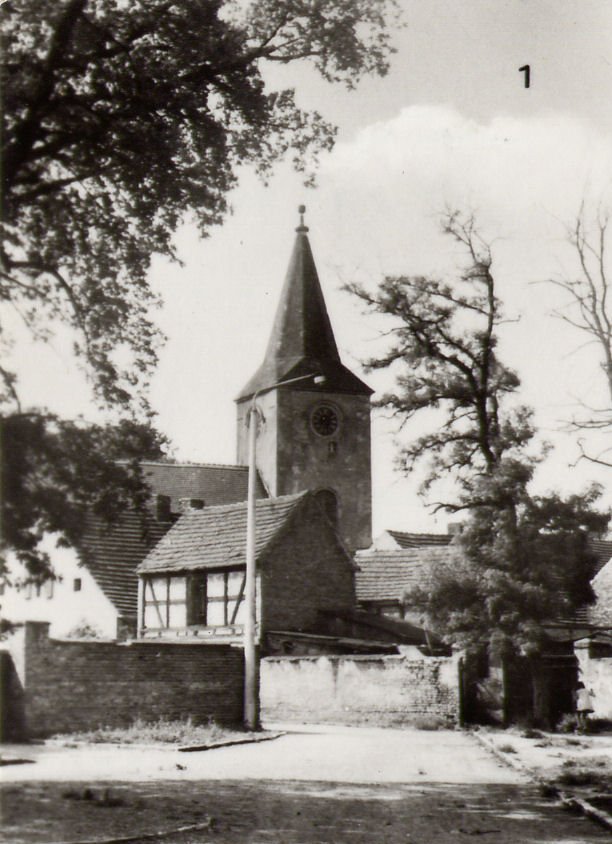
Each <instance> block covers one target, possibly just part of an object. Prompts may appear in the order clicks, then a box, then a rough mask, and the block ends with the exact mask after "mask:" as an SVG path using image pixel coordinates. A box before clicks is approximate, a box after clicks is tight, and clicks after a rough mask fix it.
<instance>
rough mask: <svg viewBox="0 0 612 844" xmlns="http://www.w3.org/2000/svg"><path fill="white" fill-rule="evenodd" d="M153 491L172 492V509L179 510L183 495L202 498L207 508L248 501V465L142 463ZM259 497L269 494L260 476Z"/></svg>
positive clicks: (258, 480)
mask: <svg viewBox="0 0 612 844" xmlns="http://www.w3.org/2000/svg"><path fill="white" fill-rule="evenodd" d="M141 465H142V468H143V469H144V471H145V475H146V478H147V481H148V483H149V484H150V485H151V487H152V490H153V492H154V493H160V494H162V495H169V496H170V498H171V499H172V504H171V508H172V511H173V512H174V513H178V511H179V506H178V502H179V499H180V498H202V499H204V504H205V505H206V506H207V507H209V506H210V507H215V506H216V505H217V504H236V503H237V502H238V501H246V498H247V487H248V479H249V469H248V466H223V465H217V464H214V463H142V464H141ZM257 497H258V498H266V497H267V493H266V491H265V489H264V486H263V484H262V482H261V479H260V478H259V477H258V478H257Z"/></svg>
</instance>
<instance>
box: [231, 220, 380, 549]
mask: <svg viewBox="0 0 612 844" xmlns="http://www.w3.org/2000/svg"><path fill="white" fill-rule="evenodd" d="M299 210H300V214H301V215H302V216H301V218H300V225H299V226H298V227H297V229H296V232H297V236H296V240H295V245H294V247H293V254H292V255H291V260H290V262H289V268H288V270H287V276H286V278H285V284H284V287H283V290H282V293H281V299H280V303H279V306H278V310H277V312H276V317H275V320H274V326H273V328H272V334H271V336H270V340H269V342H268V347H267V350H266V354H265V358H264V361H263V363H262V365H261V366H260V367H259V369H258V370H257V372H256V373H255V375H254V376H253V377H252V378H251V380H250V381H249V382H248V383H247V385H246V386H245V387H244V389H243V390H242V391H241V393H240V395H239V396H238V398H237V399H236V403H237V411H238V463H239V464H241V465H244V464H246V463H248V422H247V419H248V416H249V413H248V411H249V407H250V406H251V403H252V401H253V400H254V399H255V400H256V402H257V407H258V408H259V410H260V411H261V415H260V421H259V429H258V435H257V468H258V470H259V473H260V475H261V477H262V478H263V481H264V483H265V484H266V486H267V488H268V491H269V492H270V495H272V496H278V495H289V494H292V493H296V492H302V491H303V490H307V489H308V490H313V491H320V494H321V501H322V503H323V504H324V506H326V507H327V508H328V511H329V513H330V516H332V517H333V518H335V519H336V520H337V524H338V529H339V533H340V535H341V536H342V538H343V540H344V542H345V544H346V545H347V547H348V548H349V550H350V551H355V550H357V549H359V548H367V547H369V545H370V544H371V538H372V499H371V486H372V478H371V459H370V396H371V394H372V392H373V391H372V390H371V389H370V388H369V387H368V386H367V385H366V384H364V382H363V381H361V380H360V379H359V378H358V377H357V376H356V375H354V374H353V373H352V372H351V371H350V370H348V369H347V368H346V367H345V366H344V364H343V363H342V361H341V360H340V355H339V353H338V348H337V346H336V340H335V338H334V332H333V329H332V326H331V323H330V320H329V316H328V313H327V308H326V307H325V300H324V298H323V293H322V290H321V285H320V283H319V277H318V275H317V270H316V267H315V263H314V258H313V256H312V251H311V249H310V243H309V241H308V227H307V226H305V225H304V218H303V213H304V210H305V208H304V206H300V209H299ZM304 376H306V377H304ZM294 379H296V380H294ZM288 381H291V382H292V383H287V384H284V385H283V384H280V385H279V382H288Z"/></svg>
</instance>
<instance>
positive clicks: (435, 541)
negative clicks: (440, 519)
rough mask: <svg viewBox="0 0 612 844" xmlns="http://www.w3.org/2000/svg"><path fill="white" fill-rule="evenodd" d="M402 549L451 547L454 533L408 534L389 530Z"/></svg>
mask: <svg viewBox="0 0 612 844" xmlns="http://www.w3.org/2000/svg"><path fill="white" fill-rule="evenodd" d="M387 533H388V534H389V536H391V537H393V539H395V541H396V542H397V544H398V545H399V546H400V548H423V547H425V546H429V545H433V546H438V545H449V544H450V542H451V540H452V539H453V534H452V533H407V532H406V531H403V530H387Z"/></svg>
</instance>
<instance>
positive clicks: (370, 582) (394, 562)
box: [355, 548, 450, 601]
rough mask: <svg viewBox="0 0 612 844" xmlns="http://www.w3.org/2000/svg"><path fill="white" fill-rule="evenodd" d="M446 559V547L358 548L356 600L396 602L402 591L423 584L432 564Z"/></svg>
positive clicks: (425, 584) (423, 585) (427, 577)
mask: <svg viewBox="0 0 612 844" xmlns="http://www.w3.org/2000/svg"><path fill="white" fill-rule="evenodd" d="M449 559H450V556H449V552H448V550H447V549H446V548H425V549H420V550H419V549H398V550H397V551H375V552H372V551H358V552H357V554H356V556H355V562H356V563H357V566H358V569H357V571H356V573H355V589H356V593H357V600H358V601H399V600H401V597H402V595H403V593H404V592H407V591H409V590H411V589H413V588H414V587H416V586H422V587H426V586H427V584H428V582H429V577H430V572H431V569H432V566H434V565H436V564H438V563H446V562H448V561H449Z"/></svg>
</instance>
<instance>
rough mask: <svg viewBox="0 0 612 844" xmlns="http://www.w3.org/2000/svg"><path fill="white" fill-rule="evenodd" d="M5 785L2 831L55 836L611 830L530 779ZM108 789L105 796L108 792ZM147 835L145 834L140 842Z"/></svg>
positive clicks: (171, 842) (571, 842) (576, 839)
mask: <svg viewBox="0 0 612 844" xmlns="http://www.w3.org/2000/svg"><path fill="white" fill-rule="evenodd" d="M87 787H88V788H89V790H90V792H91V798H90V799H85V800H84V799H75V796H76V795H79V794H81V795H82V794H83V789H84V785H83V784H82V783H80V784H67V783H18V784H14V785H8V786H4V787H3V789H2V792H1V793H2V798H3V831H4V840H5V841H7V842H9V841H10V842H11V844H51V842H60V841H61V842H68V841H69V842H82V841H93V840H104V839H106V840H108V839H110V838H112V837H115V836H121V835H128V834H130V835H135V836H136V838H135V839H134V841H135V842H137V841H138V836H139V835H143V834H144V833H147V832H152V831H156V830H168V831H169V830H171V829H173V828H174V829H176V828H177V827H179V826H182V825H186V824H189V823H196V824H203V823H206V822H207V821H210V823H209V824H208V828H207V829H204V830H200V831H198V832H191V833H184V834H180V835H168V836H166V837H164V838H163V839H162V844H264V842H265V844H268V842H278V844H321V843H322V842H324V843H325V844H332V842H338V844H349V842H350V844H358V843H359V842H372V844H451V842H452V844H456V842H461V841H465V842H469V841H472V840H479V841H483V842H487V844H545V842H551V844H552V843H553V842H554V844H588V842H603V841H609V840H610V835H609V832H606V831H605V830H603V829H600V828H599V827H597V826H596V825H595V824H593V823H592V822H591V821H589V820H586V819H584V818H582V817H578V816H575V815H570V814H567V813H565V812H563V811H562V810H561V809H559V808H558V807H557V806H555V805H553V804H552V803H551V802H550V801H547V800H545V799H544V798H542V797H541V796H540V795H539V792H538V790H537V789H535V788H534V787H532V786H524V785H520V786H517V785H488V786H486V785H474V784H472V785H456V784H455V785H435V784H428V785H422V786H419V785H409V784H404V785H402V784H394V785H378V786H367V785H359V784H349V785H347V784H338V783H316V782H279V781H274V782H270V781H266V782H260V783H255V782H248V783H245V782H236V781H231V782H227V781H224V782H211V781H209V782H204V783H196V782H185V783H177V782H157V783H144V784H137V783H127V784H125V783H124V784H115V785H113V786H112V787H111V791H110V794H108V795H105V790H106V789H107V788H108V783H104V784H102V785H101V786H98V785H96V784H88V786H87ZM105 797H106V804H105V803H104V798H105ZM143 844H144V842H143Z"/></svg>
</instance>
